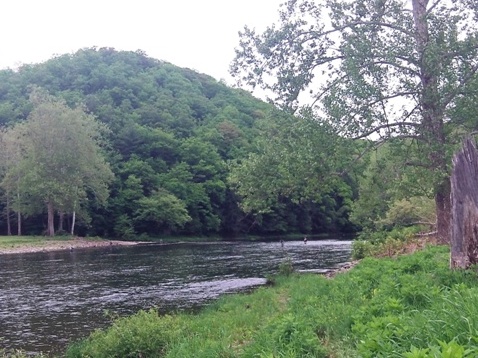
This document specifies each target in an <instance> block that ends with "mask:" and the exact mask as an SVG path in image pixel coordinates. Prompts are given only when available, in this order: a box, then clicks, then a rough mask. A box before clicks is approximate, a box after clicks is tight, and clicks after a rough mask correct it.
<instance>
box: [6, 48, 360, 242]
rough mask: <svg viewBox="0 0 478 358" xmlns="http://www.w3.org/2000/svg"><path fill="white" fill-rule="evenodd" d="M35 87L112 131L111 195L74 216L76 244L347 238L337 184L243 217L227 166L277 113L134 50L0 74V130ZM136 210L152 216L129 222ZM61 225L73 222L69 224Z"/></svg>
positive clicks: (79, 55) (37, 224) (37, 229)
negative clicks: (177, 238)
mask: <svg viewBox="0 0 478 358" xmlns="http://www.w3.org/2000/svg"><path fill="white" fill-rule="evenodd" d="M33 87H35V88H38V87H39V88H41V89H43V90H46V91H48V93H49V94H50V95H52V96H54V97H57V98H61V99H62V100H64V101H65V102H66V104H67V105H69V106H71V107H77V106H83V108H84V109H85V111H86V112H87V113H90V114H92V115H94V116H95V117H96V119H97V120H98V121H100V122H102V123H103V124H105V125H106V126H107V127H108V128H109V130H110V131H109V132H108V134H107V138H106V139H107V143H108V145H107V146H106V161H107V162H108V163H109V165H110V167H111V170H112V171H113V173H114V179H113V181H112V184H111V185H110V188H109V189H110V195H109V198H108V200H107V201H106V205H104V206H99V205H97V203H96V202H95V201H94V200H91V202H89V203H88V204H87V205H86V207H85V208H84V213H83V215H81V212H78V213H77V214H78V217H77V220H78V222H77V226H76V228H77V229H76V231H77V233H78V234H79V235H91V236H93V235H99V236H105V237H122V238H130V239H131V238H134V237H139V236H140V235H148V236H152V237H153V236H161V235H199V236H202V235H221V236H229V237H233V236H242V235H245V234H254V235H272V234H286V233H324V232H350V231H353V230H354V226H353V225H352V224H351V222H350V221H349V220H348V216H349V212H350V208H349V206H348V205H345V204H344V203H349V202H350V201H351V200H353V199H354V197H355V196H356V195H357V194H356V193H357V184H356V182H355V181H354V180H352V179H351V178H347V180H346V181H344V185H346V186H347V187H348V188H349V189H350V190H345V191H344V190H341V191H340V192H333V191H332V192H328V193H327V196H326V197H324V198H323V199H324V200H322V201H320V200H314V202H312V201H310V200H303V201H297V200H294V201H293V200H291V199H287V198H285V197H284V198H282V197H279V198H277V199H278V200H277V202H276V203H275V204H274V206H273V207H272V208H271V210H269V211H267V212H264V213H257V212H251V213H245V212H244V210H242V209H241V205H240V201H241V199H240V197H239V196H238V195H237V194H236V193H235V192H234V191H233V190H232V188H231V185H230V183H229V181H228V175H229V173H230V165H231V163H232V162H236V163H237V162H240V161H241V159H244V158H246V157H247V156H248V155H249V154H250V153H252V152H254V151H255V150H256V146H255V141H256V140H257V138H258V137H260V135H261V130H260V129H261V126H262V125H263V124H264V123H265V122H267V121H270V120H271V119H273V116H274V113H275V111H277V109H275V108H273V107H272V106H271V105H269V104H267V103H264V102H262V101H260V100H258V99H256V98H254V97H253V96H252V95H250V94H249V93H247V92H245V91H243V90H238V89H233V88H230V87H228V86H227V85H225V84H224V83H221V82H218V81H216V80H215V79H213V78H212V77H210V76H207V75H204V74H199V73H197V72H195V71H192V70H190V69H183V68H179V67H176V66H174V65H172V64H169V63H166V62H163V61H159V60H156V59H152V58H149V57H147V56H146V55H145V54H144V53H142V52H140V51H137V52H120V51H116V50H114V49H111V48H101V49H97V48H89V49H82V50H80V51H78V52H76V53H75V54H72V55H62V56H58V57H55V58H52V59H50V60H49V61H46V62H44V63H41V64H36V65H24V66H22V67H20V68H19V69H17V70H2V71H0V125H2V126H4V127H12V126H13V125H15V124H17V123H19V122H22V121H25V120H26V119H27V118H28V117H29V115H30V113H31V111H32V109H33V106H32V103H31V101H30V100H29V95H30V93H31V91H32V88H33ZM344 193H347V194H344ZM4 194H5V193H4ZM344 196H347V197H344ZM5 197H6V196H5ZM0 205H2V207H0V209H2V210H3V212H4V213H5V215H4V217H3V219H2V220H0V233H1V234H5V233H6V232H7V228H6V222H7V220H6V215H11V218H10V219H11V221H12V222H15V220H17V216H16V215H13V212H12V213H11V214H7V213H8V212H9V211H7V210H6V207H7V203H6V200H3V201H2V202H1V204H0ZM172 206H174V207H176V208H177V207H180V208H185V209H186V211H187V215H185V216H183V217H181V218H176V217H174V216H173V213H172V211H170V210H168V209H167V208H169V207H172ZM139 207H142V208H154V209H155V210H154V211H152V212H148V213H146V212H147V210H146V209H144V210H143V211H142V212H141V213H139V212H138V208H139ZM161 208H162V209H163V210H161ZM58 214H60V213H58ZM59 217H60V215H58V216H57V218H56V220H57V221H58V218H59ZM61 217H62V218H63V220H65V222H68V221H71V220H72V213H61ZM185 218H187V220H185ZM56 225H57V224H56ZM46 226H47V223H46V215H45V214H35V215H29V216H28V217H25V218H23V233H24V234H40V233H42V232H44V230H45V229H46ZM13 234H15V231H14V230H13Z"/></svg>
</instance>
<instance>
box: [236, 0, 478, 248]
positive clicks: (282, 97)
mask: <svg viewBox="0 0 478 358" xmlns="http://www.w3.org/2000/svg"><path fill="white" fill-rule="evenodd" d="M477 16H478V8H477V6H476V3H475V2H474V1H466V0H456V1H440V0H436V1H429V0H412V1H402V0H382V1H376V0H358V1H357V0H353V1H352V0H350V1H349V0H331V1H326V2H323V1H309V0H290V1H286V2H285V3H284V4H283V5H282V6H281V10H280V22H279V23H278V24H277V25H274V26H272V27H270V28H268V29H267V30H266V31H264V33H262V34H258V33H256V32H255V31H254V30H252V29H249V28H247V27H246V28H245V29H244V31H243V32H242V33H241V40H240V44H239V47H238V48H237V54H236V58H235V60H234V62H233V64H232V66H231V72H232V74H234V75H235V76H236V77H237V79H238V82H239V83H240V84H248V85H250V86H252V87H256V86H260V87H262V88H263V89H265V90H266V91H268V92H269V93H271V94H272V95H273V96H274V97H273V100H274V101H275V102H276V103H277V104H278V105H280V106H281V107H283V108H285V109H287V110H289V111H292V112H295V111H296V109H297V108H298V106H299V104H305V105H306V106H309V107H311V108H312V109H313V110H314V112H315V113H316V116H317V117H319V118H322V119H325V120H327V121H328V122H329V123H330V124H331V125H332V126H334V127H335V128H336V132H337V134H339V135H343V136H347V137H350V138H371V139H372V141H371V142H370V143H371V144H372V145H377V144H378V143H381V142H382V141H383V140H387V139H390V138H394V139H395V140H396V139H402V140H401V141H400V142H399V143H400V145H395V146H394V148H395V149H396V150H399V151H401V153H402V156H401V158H402V167H403V168H404V169H405V170H408V171H409V175H408V176H406V177H407V179H409V185H415V184H417V182H420V183H423V182H426V183H428V191H429V193H430V194H431V195H434V196H435V202H436V208H437V216H438V218H437V219H438V231H439V235H440V237H442V238H443V239H445V238H446V237H447V236H448V222H449V207H450V203H449V187H450V185H449V177H448V176H449V164H450V153H451V148H452V146H453V145H454V144H455V143H456V142H457V140H456V138H457V137H458V136H459V135H460V134H461V133H463V132H466V131H468V130H469V129H470V128H473V129H474V128H475V127H476V121H474V120H472V119H471V118H467V116H470V115H472V116H473V117H476V113H477V108H476V103H477V102H476V96H477V89H478V88H477V87H476V80H477V76H476V71H477V69H478V22H477ZM395 144H397V142H395ZM402 178H404V177H403V176H402ZM420 185H421V184H420Z"/></svg>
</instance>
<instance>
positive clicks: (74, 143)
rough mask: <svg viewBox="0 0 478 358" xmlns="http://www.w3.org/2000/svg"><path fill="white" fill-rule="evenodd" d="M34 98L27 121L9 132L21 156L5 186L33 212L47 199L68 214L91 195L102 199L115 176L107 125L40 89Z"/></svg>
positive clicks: (10, 167)
mask: <svg viewBox="0 0 478 358" xmlns="http://www.w3.org/2000/svg"><path fill="white" fill-rule="evenodd" d="M31 102H32V104H33V110H32V112H31V114H30V116H29V117H28V120H27V121H26V122H24V123H20V124H17V125H16V126H15V127H13V128H12V129H10V130H8V131H7V132H6V133H5V138H8V140H9V141H12V144H13V145H14V146H15V147H16V148H17V152H16V153H18V155H17V160H16V163H15V164H12V165H9V166H8V167H7V172H6V175H5V178H4V180H3V182H2V186H3V187H4V188H5V189H6V190H7V192H8V193H10V195H12V198H22V200H25V199H23V198H27V201H24V202H23V204H22V208H23V211H25V212H27V213H29V214H34V213H40V212H42V211H43V210H44V209H43V208H42V209H40V208H41V207H42V206H43V205H44V204H45V203H47V204H50V205H52V206H53V207H54V209H55V210H59V211H62V212H67V213H73V212H75V211H77V210H79V208H80V206H81V205H83V204H84V203H85V202H86V201H87V200H88V198H90V199H94V200H95V201H97V202H99V203H103V204H104V203H105V201H106V199H107V197H108V183H109V182H110V181H111V180H112V177H113V173H112V172H111V170H110V168H109V165H108V164H107V163H106V161H105V159H104V157H103V155H102V149H101V144H102V139H101V136H102V134H103V133H105V131H106V128H105V127H104V126H103V125H101V124H100V123H99V122H97V121H96V120H95V118H94V117H93V116H91V115H88V114H86V113H85V112H84V110H83V109H82V108H81V107H77V108H74V109H71V108H70V107H68V106H67V105H66V104H65V102H64V101H62V100H60V99H58V98H55V97H52V96H50V95H48V94H47V93H46V92H44V91H41V90H39V89H34V90H33V91H32V94H31ZM8 151H9V149H8V147H4V153H5V154H6V153H8ZM14 194H16V195H14ZM16 208H17V210H20V203H17V205H16ZM49 216H50V213H49ZM49 219H51V220H53V218H49ZM51 222H52V221H51ZM49 234H50V235H53V232H52V228H51V227H49Z"/></svg>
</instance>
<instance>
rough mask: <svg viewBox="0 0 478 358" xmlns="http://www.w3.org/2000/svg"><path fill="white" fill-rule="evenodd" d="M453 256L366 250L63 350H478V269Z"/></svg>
mask: <svg viewBox="0 0 478 358" xmlns="http://www.w3.org/2000/svg"><path fill="white" fill-rule="evenodd" d="M448 261H449V250H448V248H447V247H444V246H434V247H427V248H425V249H424V250H423V251H417V252H415V253H413V254H410V255H404V256H400V257H397V258H366V259H364V260H362V261H361V262H360V263H358V265H356V266H355V267H354V268H353V269H351V270H349V271H346V272H344V273H340V274H337V275H336V276H335V277H334V279H333V280H330V279H327V278H325V277H323V276H320V275H313V274H300V275H297V274H292V275H290V276H287V277H286V276H282V277H277V278H276V279H275V280H274V285H273V286H269V287H263V288H259V289H257V290H255V291H254V292H252V293H249V294H238V295H233V296H227V297H224V298H222V299H220V300H219V301H218V302H217V303H215V304H213V305H211V306H210V307H208V308H207V309H205V310H203V311H201V312H200V313H199V314H196V315H193V314H182V313H180V314H175V315H159V314H158V313H157V311H155V310H151V311H148V312H139V313H138V314H136V315H134V316H131V317H128V318H122V319H119V320H117V321H115V323H114V324H113V325H112V326H111V327H110V328H109V329H106V330H101V331H96V332H95V333H93V334H92V335H91V336H90V337H89V338H88V339H86V340H84V341H82V342H80V343H78V344H75V345H73V346H71V347H70V348H69V349H68V351H67V352H66V357H75V358H76V357H85V356H90V357H111V356H133V355H134V356H142V357H157V356H161V357H190V356H194V357H219V356H224V357H226V356H227V357H252V356H264V357H265V356H268V357H269V356H270V357H276V356H277V357H278V356H287V357H323V358H325V357H334V358H340V357H347V358H353V357H377V356H381V357H399V356H400V357H405V356H406V357H442V356H449V357H465V356H470V357H471V356H478V343H476V342H477V341H478V340H477V337H476V332H478V306H477V305H476V304H475V303H476V301H477V300H478V280H477V273H476V272H475V271H472V270H467V271H464V270H454V271H452V270H450V269H449V268H448ZM464 352H467V353H466V354H465V353H464Z"/></svg>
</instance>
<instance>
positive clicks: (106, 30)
mask: <svg viewBox="0 0 478 358" xmlns="http://www.w3.org/2000/svg"><path fill="white" fill-rule="evenodd" d="M282 2H283V0H134V1H132V0H116V1H114V0H2V4H1V9H2V21H0V34H1V35H0V68H2V69H3V68H16V67H18V66H19V65H21V64H29V63H39V62H43V61H46V60H48V59H49V58H51V57H53V56H54V55H61V54H64V53H73V52H75V51H77V50H78V49H80V48H84V47H92V46H97V47H114V48H115V49H117V50H132V51H135V50H143V51H145V52H146V54H147V55H148V56H150V57H153V58H156V59H160V60H165V61H168V62H171V63H172V64H174V65H177V66H180V67H189V68H192V69H194V70H197V71H199V72H202V73H206V74H208V75H211V76H213V77H215V78H216V79H218V80H219V79H221V78H222V79H226V80H227V82H231V81H230V77H229V75H228V67H229V64H230V62H231V61H232V59H233V57H234V47H235V46H237V44H238V39H239V38H238V34H237V33H238V31H239V30H241V29H242V28H243V27H244V25H248V26H250V27H255V28H256V29H258V30H264V29H265V28H266V26H268V25H270V24H272V23H273V22H274V21H275V20H276V19H277V17H278V15H277V10H278V8H279V4H280V3H282Z"/></svg>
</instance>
